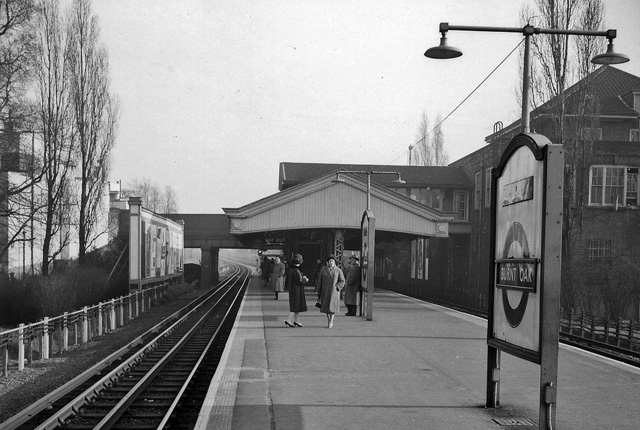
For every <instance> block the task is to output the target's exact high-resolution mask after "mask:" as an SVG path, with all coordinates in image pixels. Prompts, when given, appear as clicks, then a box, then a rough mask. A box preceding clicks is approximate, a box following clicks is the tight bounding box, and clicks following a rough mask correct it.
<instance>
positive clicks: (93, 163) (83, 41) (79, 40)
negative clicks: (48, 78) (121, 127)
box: [67, 0, 119, 265]
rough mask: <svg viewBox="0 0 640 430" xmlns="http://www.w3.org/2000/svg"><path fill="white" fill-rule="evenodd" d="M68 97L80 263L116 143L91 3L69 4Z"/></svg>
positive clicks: (115, 111)
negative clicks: (76, 176)
mask: <svg viewBox="0 0 640 430" xmlns="http://www.w3.org/2000/svg"><path fill="white" fill-rule="evenodd" d="M67 34H68V38H69V41H70V57H69V58H70V65H71V97H72V103H73V109H74V122H75V127H76V133H77V146H76V148H77V151H76V153H77V158H78V159H77V162H78V166H77V167H78V170H79V177H80V185H79V217H78V237H79V256H78V262H79V264H80V265H84V263H85V255H86V252H87V250H88V249H89V248H90V247H91V245H92V244H93V242H94V241H95V239H96V238H97V237H98V235H99V234H101V233H103V232H101V231H97V226H98V225H99V221H100V219H99V216H100V214H101V213H102V212H103V210H102V209H103V208H101V204H102V201H103V199H102V195H103V189H104V184H105V183H106V182H107V178H108V174H109V167H110V166H109V159H110V154H111V149H112V147H113V145H114V143H115V135H116V130H117V122H118V116H119V106H118V102H117V100H116V99H115V97H114V96H112V95H111V94H110V92H109V61H108V56H107V52H106V49H105V48H104V47H103V46H101V45H100V44H99V36H100V34H99V28H98V19H97V17H96V16H94V15H93V14H92V12H91V2H90V0H74V1H73V4H72V6H71V10H70V20H69V27H68V33H67Z"/></svg>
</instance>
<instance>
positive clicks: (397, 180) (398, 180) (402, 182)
mask: <svg viewBox="0 0 640 430" xmlns="http://www.w3.org/2000/svg"><path fill="white" fill-rule="evenodd" d="M392 182H393V183H394V184H406V181H403V180H402V177H401V176H400V173H398V179H396V180H395V181H392Z"/></svg>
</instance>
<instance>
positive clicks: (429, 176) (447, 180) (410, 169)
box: [278, 162, 473, 190]
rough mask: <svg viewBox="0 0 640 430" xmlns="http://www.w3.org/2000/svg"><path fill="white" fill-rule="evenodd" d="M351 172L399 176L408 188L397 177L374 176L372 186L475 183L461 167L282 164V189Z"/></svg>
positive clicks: (468, 185) (467, 186)
mask: <svg viewBox="0 0 640 430" xmlns="http://www.w3.org/2000/svg"><path fill="white" fill-rule="evenodd" d="M339 170H347V171H365V170H373V171H384V172H399V173H400V175H401V176H402V180H403V181H405V182H406V184H402V185H396V184H394V183H393V181H394V180H396V179H397V176H395V175H375V174H374V175H372V176H371V182H377V183H379V184H381V185H384V186H386V187H398V186H401V187H412V186H413V187H427V186H429V187H448V188H461V189H466V188H472V187H473V182H472V181H471V179H470V178H469V176H468V175H467V174H466V173H465V171H464V169H462V168H461V167H446V166H383V165H377V164H325V163H287V162H283V163H280V174H279V182H278V189H279V190H285V189H287V188H289V187H292V186H294V185H298V184H301V183H304V182H307V181H310V180H312V179H314V178H317V177H320V176H324V175H326V174H328V173H335V172H337V171H339Z"/></svg>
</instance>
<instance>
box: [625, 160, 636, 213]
mask: <svg viewBox="0 0 640 430" xmlns="http://www.w3.org/2000/svg"><path fill="white" fill-rule="evenodd" d="M626 183H627V192H626V196H625V202H624V203H625V206H636V207H637V206H638V168H637V167H629V168H627V182H626Z"/></svg>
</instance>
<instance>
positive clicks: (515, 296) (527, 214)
mask: <svg viewBox="0 0 640 430" xmlns="http://www.w3.org/2000/svg"><path fill="white" fill-rule="evenodd" d="M534 149H535V148H534ZM498 175H499V176H498V177H497V178H496V179H495V181H496V183H495V187H494V189H495V200H494V203H495V206H496V219H495V223H496V224H495V255H494V261H495V264H494V280H495V281H494V285H493V289H494V290H493V303H492V306H493V309H492V311H493V312H492V333H491V335H492V336H493V338H494V339H497V340H498V341H500V342H503V343H506V344H509V345H513V346H516V347H518V349H525V350H528V351H531V352H534V353H535V352H538V351H539V348H540V340H539V337H540V314H541V312H540V309H541V298H540V294H539V292H540V288H539V281H540V275H539V273H538V272H539V270H540V264H539V262H540V258H541V253H542V233H543V232H542V229H543V228H542V226H543V202H542V201H543V198H544V193H543V188H544V181H543V175H544V163H543V161H541V160H539V159H537V158H536V153H535V151H533V150H532V148H531V147H529V146H527V145H522V146H519V147H517V148H516V149H512V152H510V153H509V154H508V158H506V159H505V158H504V156H503V162H501V166H500V167H499V168H498Z"/></svg>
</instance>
